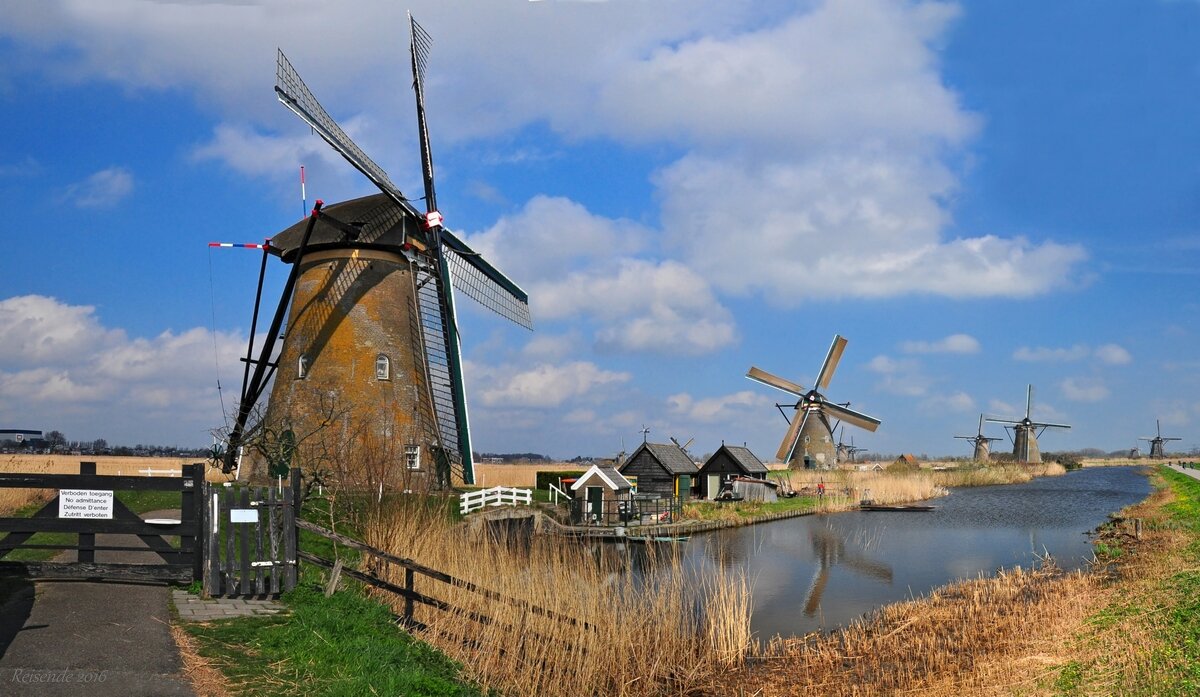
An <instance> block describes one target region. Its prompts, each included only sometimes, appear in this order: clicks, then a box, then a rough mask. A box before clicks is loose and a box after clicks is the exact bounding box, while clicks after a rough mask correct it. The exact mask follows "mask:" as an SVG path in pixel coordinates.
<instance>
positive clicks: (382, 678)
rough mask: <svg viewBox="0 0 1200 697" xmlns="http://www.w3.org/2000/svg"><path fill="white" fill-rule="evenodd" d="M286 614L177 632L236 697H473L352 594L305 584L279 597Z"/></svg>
mask: <svg viewBox="0 0 1200 697" xmlns="http://www.w3.org/2000/svg"><path fill="white" fill-rule="evenodd" d="M283 602H284V603H285V604H286V605H287V607H288V610H289V612H290V614H288V615H286V616H274V617H250V618H239V619H232V620H222V621H217V622H211V623H208V624H188V625H184V628H185V629H186V630H187V631H188V633H190V634H191V635H192V636H194V637H195V638H196V639H197V642H198V644H199V646H200V654H201V655H203V656H205V657H206V658H209V659H211V660H213V661H214V662H215V663H216V665H217V667H219V668H220V669H221V671H222V672H223V673H224V674H225V675H226V676H227V678H228V679H229V681H230V683H231V685H232V686H233V687H234V689H235V691H236V692H237V694H238V695H270V696H271V697H277V696H279V695H284V696H287V695H296V696H297V697H299V696H301V695H346V696H347V697H351V696H353V697H358V696H359V695H447V696H453V695H479V694H481V692H480V690H479V688H478V687H475V686H473V685H470V684H468V683H467V682H466V681H465V680H463V679H462V678H461V677H460V667H459V666H458V665H457V664H456V663H454V662H453V661H451V660H450V659H448V658H446V657H445V656H444V655H442V654H441V653H439V652H437V651H436V650H435V649H433V648H431V647H429V646H428V645H426V644H423V643H421V642H419V641H417V640H415V639H413V638H412V637H411V636H409V635H408V634H407V633H405V632H403V631H401V630H400V629H399V628H398V627H396V625H395V624H394V623H393V620H392V615H391V612H390V611H388V610H387V609H386V608H384V607H383V606H382V605H380V604H378V603H376V602H374V601H371V600H369V599H367V598H364V597H363V596H362V595H360V594H359V593H357V592H356V591H353V590H347V591H340V592H337V593H334V594H333V596H332V597H329V598H326V597H325V596H324V594H323V593H322V592H321V590H319V589H318V588H317V586H316V585H315V584H314V583H312V582H311V580H310V581H309V582H306V583H304V584H301V585H300V586H298V587H297V588H296V590H294V591H292V592H291V593H287V594H285V595H284V596H283Z"/></svg>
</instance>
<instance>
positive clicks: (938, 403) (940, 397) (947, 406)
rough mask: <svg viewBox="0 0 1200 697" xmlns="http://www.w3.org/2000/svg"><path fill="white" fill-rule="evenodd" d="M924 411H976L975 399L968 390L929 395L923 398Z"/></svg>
mask: <svg viewBox="0 0 1200 697" xmlns="http://www.w3.org/2000/svg"><path fill="white" fill-rule="evenodd" d="M920 406H921V409H922V411H925V412H928V413H935V414H942V413H946V412H950V413H963V412H969V411H975V400H974V399H972V398H971V395H969V394H967V393H966V392H962V391H958V392H951V393H949V394H937V395H929V396H928V397H926V398H924V399H922V400H921V403H920Z"/></svg>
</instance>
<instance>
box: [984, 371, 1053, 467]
mask: <svg viewBox="0 0 1200 697" xmlns="http://www.w3.org/2000/svg"><path fill="white" fill-rule="evenodd" d="M1032 413H1033V385H1029V387H1028V389H1027V390H1026V392H1025V418H1023V419H1001V418H998V417H994V416H989V417H987V419H986V421H990V422H992V423H998V424H1005V426H1004V428H1005V429H1012V442H1013V458H1015V459H1016V461H1017V462H1020V463H1024V464H1038V463H1040V462H1041V461H1042V452H1041V450H1039V449H1038V440H1037V439H1038V436H1040V435H1041V434H1042V432H1043V431H1045V430H1046V429H1047V428H1070V426H1068V425H1067V424H1052V423H1046V422H1041V421H1034V420H1033V418H1032Z"/></svg>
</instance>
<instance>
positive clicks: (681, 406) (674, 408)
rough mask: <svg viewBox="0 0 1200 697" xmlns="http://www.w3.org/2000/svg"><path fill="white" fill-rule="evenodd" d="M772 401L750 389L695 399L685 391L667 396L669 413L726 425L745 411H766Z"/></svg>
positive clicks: (701, 421)
mask: <svg viewBox="0 0 1200 697" xmlns="http://www.w3.org/2000/svg"><path fill="white" fill-rule="evenodd" d="M772 404H773V402H772V401H771V400H770V399H768V398H767V397H766V396H764V395H762V394H759V393H757V392H754V391H751V390H742V391H740V392H734V393H732V394H727V395H721V396H719V397H704V398H702V399H696V398H694V397H692V395H690V394H688V393H687V392H680V393H679V394H674V395H671V396H670V397H667V406H668V408H669V410H670V411H671V413H673V414H675V415H678V416H681V417H683V418H686V419H688V420H690V421H692V422H698V423H701V424H722V425H728V422H730V421H731V420H734V419H737V418H741V417H742V416H744V415H746V414H747V413H750V412H753V413H763V414H765V413H768V412H767V410H768V409H770V407H771V405H772Z"/></svg>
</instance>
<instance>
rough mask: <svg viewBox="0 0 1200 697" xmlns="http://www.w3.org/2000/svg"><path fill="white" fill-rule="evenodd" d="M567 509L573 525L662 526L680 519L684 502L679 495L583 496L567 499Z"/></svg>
mask: <svg viewBox="0 0 1200 697" xmlns="http://www.w3.org/2000/svg"><path fill="white" fill-rule="evenodd" d="M567 510H568V511H570V515H571V523H572V524H573V525H602V526H614V525H661V524H664V523H673V522H678V520H679V515H680V513H681V512H682V511H683V501H682V500H681V499H680V498H679V497H675V496H673V497H669V498H666V497H661V498H658V497H656V498H650V497H643V496H635V497H634V498H632V499H617V500H605V501H587V500H585V499H581V498H580V499H572V500H571V501H569V502H567Z"/></svg>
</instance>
